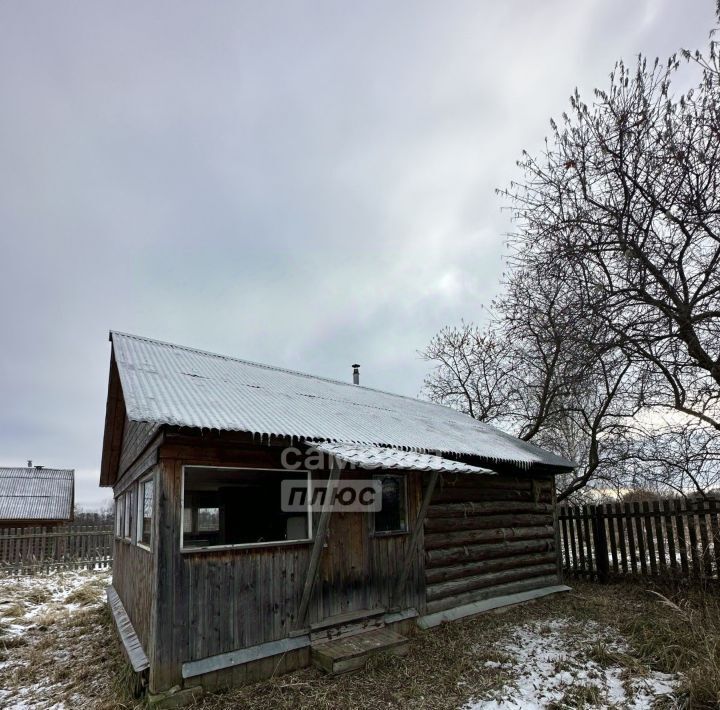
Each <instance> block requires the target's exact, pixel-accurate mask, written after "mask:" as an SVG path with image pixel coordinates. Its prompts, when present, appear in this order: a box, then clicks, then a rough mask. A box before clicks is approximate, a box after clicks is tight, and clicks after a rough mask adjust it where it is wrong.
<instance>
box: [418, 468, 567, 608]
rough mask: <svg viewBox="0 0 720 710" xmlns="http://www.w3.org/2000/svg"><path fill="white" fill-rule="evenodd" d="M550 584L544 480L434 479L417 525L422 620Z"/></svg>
mask: <svg viewBox="0 0 720 710" xmlns="http://www.w3.org/2000/svg"><path fill="white" fill-rule="evenodd" d="M558 581H559V567H558V550H557V547H556V534H555V522H554V506H553V480H552V477H550V476H547V477H542V478H538V477H535V478H530V477H527V476H507V475H503V476H488V477H479V476H477V475H471V474H470V475H452V476H449V475H443V476H442V479H441V481H440V482H439V484H438V488H437V489H436V491H435V493H434V495H433V498H432V502H431V504H430V508H429V509H428V515H427V519H426V521H425V582H426V597H427V608H426V611H427V613H434V612H437V611H442V610H445V609H450V608H452V607H456V606H461V605H463V604H469V603H471V602H474V601H478V600H480V599H487V598H490V597H495V596H500V595H503V594H512V593H515V592H520V591H525V590H528V589H535V588H539V587H544V586H548V585H552V584H557V583H558Z"/></svg>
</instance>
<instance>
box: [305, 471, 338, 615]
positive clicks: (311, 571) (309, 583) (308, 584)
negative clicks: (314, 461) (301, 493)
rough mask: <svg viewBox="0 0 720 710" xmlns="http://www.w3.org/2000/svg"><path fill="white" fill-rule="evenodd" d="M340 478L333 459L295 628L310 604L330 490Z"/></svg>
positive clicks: (328, 511)
mask: <svg viewBox="0 0 720 710" xmlns="http://www.w3.org/2000/svg"><path fill="white" fill-rule="evenodd" d="M339 478H340V468H339V466H338V464H337V462H336V461H334V460H333V464H332V469H331V470H330V475H329V476H328V481H327V486H326V487H325V499H324V500H323V506H322V510H321V513H320V520H319V522H318V527H317V531H316V533H315V542H314V544H313V548H312V552H311V554H310V564H309V565H308V570H307V575H306V576H305V584H304V585H303V592H302V597H301V599H300V608H299V609H298V615H297V621H296V624H297V628H302V627H303V626H304V624H305V619H306V618H307V612H308V607H309V605H310V597H311V596H312V592H313V588H314V586H315V580H316V579H317V573H318V569H319V567H320V556H321V555H322V551H323V546H324V545H325V538H326V537H327V531H328V525H329V523H330V515H331V513H332V491H333V486H334V485H335V483H337V481H338V479H339Z"/></svg>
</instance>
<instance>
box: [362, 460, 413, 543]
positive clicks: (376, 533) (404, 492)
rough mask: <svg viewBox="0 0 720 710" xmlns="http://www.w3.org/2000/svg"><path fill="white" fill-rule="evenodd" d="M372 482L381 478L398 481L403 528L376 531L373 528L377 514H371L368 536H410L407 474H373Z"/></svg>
mask: <svg viewBox="0 0 720 710" xmlns="http://www.w3.org/2000/svg"><path fill="white" fill-rule="evenodd" d="M372 477H373V480H377V479H382V478H396V479H398V480H399V481H400V487H401V488H402V501H403V508H404V510H405V528H404V529H402V530H377V529H376V527H375V521H376V518H377V513H372V515H371V517H372V522H371V530H370V534H371V535H372V536H373V537H390V536H392V535H409V534H410V510H409V508H408V482H407V478H408V477H407V474H403V473H392V472H390V471H388V472H385V473H373V476H372Z"/></svg>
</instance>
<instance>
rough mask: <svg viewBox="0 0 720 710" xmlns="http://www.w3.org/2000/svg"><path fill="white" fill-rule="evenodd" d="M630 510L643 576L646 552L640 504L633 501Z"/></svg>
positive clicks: (645, 566)
mask: <svg viewBox="0 0 720 710" xmlns="http://www.w3.org/2000/svg"><path fill="white" fill-rule="evenodd" d="M632 509H633V520H634V523H635V540H636V541H637V547H638V556H639V557H640V570H641V572H642V574H644V575H645V574H647V550H646V549H645V526H644V525H643V517H642V510H641V507H640V502H639V501H635V502H634V503H633V506H632Z"/></svg>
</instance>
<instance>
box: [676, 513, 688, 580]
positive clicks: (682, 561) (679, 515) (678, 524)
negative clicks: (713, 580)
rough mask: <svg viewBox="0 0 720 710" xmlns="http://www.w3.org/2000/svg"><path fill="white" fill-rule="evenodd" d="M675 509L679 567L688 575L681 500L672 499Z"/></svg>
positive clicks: (683, 514)
mask: <svg viewBox="0 0 720 710" xmlns="http://www.w3.org/2000/svg"><path fill="white" fill-rule="evenodd" d="M674 509H675V524H676V527H677V536H678V548H679V551H680V568H681V570H682V573H683V575H684V576H686V577H687V576H689V575H690V570H689V567H688V555H687V539H686V537H685V513H684V510H683V501H682V500H676V501H674Z"/></svg>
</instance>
